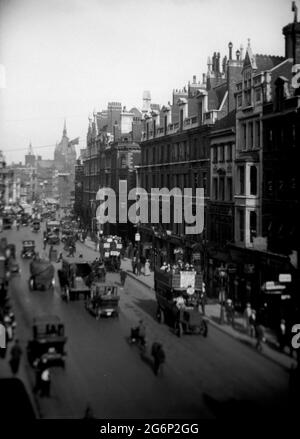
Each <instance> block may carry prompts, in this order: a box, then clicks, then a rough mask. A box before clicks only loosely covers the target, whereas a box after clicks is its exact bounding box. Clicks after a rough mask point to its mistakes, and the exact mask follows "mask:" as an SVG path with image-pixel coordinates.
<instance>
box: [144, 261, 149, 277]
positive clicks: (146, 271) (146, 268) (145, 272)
mask: <svg viewBox="0 0 300 439" xmlns="http://www.w3.org/2000/svg"><path fill="white" fill-rule="evenodd" d="M144 274H145V276H150V261H149V259H147V260H146V262H145V269H144Z"/></svg>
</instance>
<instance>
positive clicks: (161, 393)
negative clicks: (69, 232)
mask: <svg viewBox="0 0 300 439" xmlns="http://www.w3.org/2000/svg"><path fill="white" fill-rule="evenodd" d="M5 234H6V236H7V237H8V241H9V242H14V243H16V244H17V254H19V253H20V250H21V241H22V240H23V239H35V240H36V241H37V249H38V250H40V251H41V253H42V249H41V247H42V244H41V241H42V235H41V234H39V235H37V234H33V233H32V232H31V231H30V229H29V228H23V229H22V230H20V231H19V232H16V231H7V232H5ZM77 249H78V251H79V252H81V253H82V254H83V255H84V257H85V258H88V259H91V260H92V259H93V258H94V257H95V252H94V251H93V250H91V249H89V248H87V247H85V246H84V245H83V244H78V245H77ZM19 260H20V258H19ZM20 264H21V268H22V273H21V276H20V277H15V278H14V279H13V280H12V283H11V285H12V297H13V302H14V306H15V310H16V315H17V319H18V337H19V338H20V340H21V342H22V344H23V345H24V346H26V342H27V340H28V339H29V338H30V336H31V321H32V318H33V317H34V316H36V315H39V314H44V313H47V314H49V313H54V314H57V315H59V316H60V317H61V318H62V320H63V321H64V323H65V326H66V333H67V336H68V343H67V347H66V350H67V362H66V369H65V370H63V369H61V368H53V370H52V397H51V398H50V399H40V398H39V400H38V403H39V406H40V409H41V414H42V416H43V417H45V418H54V417H59V418H80V417H82V416H83V413H84V409H85V407H86V405H87V403H89V404H90V405H91V406H92V408H93V411H94V413H95V415H96V416H97V417H99V418H148V419H149V418H163V417H167V418H210V417H215V416H217V417H220V416H225V415H227V414H230V413H231V415H232V410H234V413H237V414H239V413H240V414H249V415H250V414H251V415H253V414H256V415H257V414H261V415H262V416H265V414H266V413H272V414H273V415H274V416H276V414H277V413H278V414H279V413H280V414H281V415H283V413H284V412H285V411H286V410H287V407H288V404H287V387H288V374H287V372H285V371H284V370H283V369H282V368H280V367H279V366H278V365H276V364H275V363H273V362H272V361H270V360H268V359H266V358H264V357H262V356H260V355H259V353H257V352H256V351H255V350H254V349H253V348H251V347H249V346H246V345H242V344H241V343H240V342H238V341H236V340H234V339H232V338H231V337H229V336H228V335H226V334H224V333H222V332H220V331H219V330H218V329H216V328H214V327H212V326H210V327H209V335H208V338H207V339H204V338H202V337H201V336H187V335H186V336H184V337H183V338H181V339H178V338H177V337H176V336H175V335H174V334H173V332H172V330H171V329H170V328H169V327H168V326H167V325H159V324H158V323H157V322H156V321H155V318H154V316H155V310H156V305H155V299H154V297H153V294H152V293H151V291H149V290H148V289H147V288H144V287H143V286H141V285H140V284H137V282H136V281H135V280H133V279H129V278H127V281H126V285H125V289H124V290H122V289H121V290H120V291H121V301H120V307H121V313H120V317H119V319H112V318H111V319H101V320H100V321H96V320H95V319H94V318H93V317H92V316H90V315H89V314H88V313H87V312H86V310H85V309H84V306H83V302H82V301H78V302H71V303H68V304H66V303H65V302H63V301H62V300H61V298H60V292H59V288H58V286H57V287H56V288H55V291H54V292H50V291H49V292H39V291H34V292H31V291H29V290H28V286H27V281H28V278H29V271H28V267H29V261H23V260H20ZM55 265H56V268H57V267H58V266H59V264H55ZM110 278H111V279H112V280H116V281H119V276H118V275H116V274H111V275H110ZM141 317H142V318H143V319H144V321H145V323H146V327H147V332H148V340H149V344H151V343H152V341H154V340H160V341H162V343H163V345H164V348H165V351H166V355H167V364H166V367H165V372H164V375H163V376H161V377H156V376H155V375H154V374H153V371H152V366H151V362H150V356H149V357H146V359H145V360H142V359H141V358H140V356H139V354H138V352H137V350H136V348H135V347H134V346H130V345H129V344H128V342H127V336H128V334H129V332H130V327H131V326H133V325H135V324H136V323H137V322H138V319H139V318H141ZM28 369H30V368H29V367H28Z"/></svg>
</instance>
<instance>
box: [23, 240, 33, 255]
mask: <svg viewBox="0 0 300 439" xmlns="http://www.w3.org/2000/svg"><path fill="white" fill-rule="evenodd" d="M34 255H35V242H34V241H33V240H26V241H23V248H22V251H21V258H24V259H31V258H33V256H34Z"/></svg>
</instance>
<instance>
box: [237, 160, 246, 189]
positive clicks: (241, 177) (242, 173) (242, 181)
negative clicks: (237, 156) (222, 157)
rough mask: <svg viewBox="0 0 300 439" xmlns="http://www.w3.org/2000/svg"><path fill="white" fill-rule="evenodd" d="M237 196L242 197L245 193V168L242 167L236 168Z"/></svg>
mask: <svg viewBox="0 0 300 439" xmlns="http://www.w3.org/2000/svg"><path fill="white" fill-rule="evenodd" d="M238 183H239V187H238V194H239V195H244V193H245V168H244V166H238Z"/></svg>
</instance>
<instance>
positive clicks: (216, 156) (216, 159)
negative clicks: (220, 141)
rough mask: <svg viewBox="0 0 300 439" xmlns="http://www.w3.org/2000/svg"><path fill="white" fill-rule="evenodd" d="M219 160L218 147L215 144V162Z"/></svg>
mask: <svg viewBox="0 0 300 439" xmlns="http://www.w3.org/2000/svg"><path fill="white" fill-rule="evenodd" d="M217 162H218V147H217V146H213V163H217Z"/></svg>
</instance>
